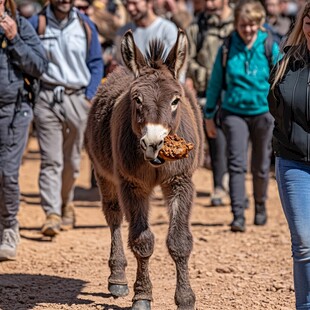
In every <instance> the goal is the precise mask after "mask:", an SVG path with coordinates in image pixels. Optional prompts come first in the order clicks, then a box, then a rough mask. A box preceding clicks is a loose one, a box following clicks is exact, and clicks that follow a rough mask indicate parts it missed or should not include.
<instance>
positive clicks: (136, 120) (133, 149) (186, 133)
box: [85, 31, 202, 309]
mask: <svg viewBox="0 0 310 310" xmlns="http://www.w3.org/2000/svg"><path fill="white" fill-rule="evenodd" d="M150 51H151V52H150V53H149V55H148V56H147V59H145V58H144V57H143V56H142V54H141V52H140V51H139V50H138V48H137V47H136V46H135V43H134V40H133V36H132V34H131V32H128V33H126V34H125V36H124V39H123V42H122V55H123V58H124V62H125V64H126V66H127V68H123V67H120V68H118V69H117V70H115V71H114V72H113V73H111V74H110V75H109V76H108V78H107V81H106V82H105V83H104V84H103V85H102V86H101V88H100V89H99V90H98V92H97V95H96V97H95V99H94V102H93V106H92V108H91V111H90V114H89V119H88V125H87V129H86V134H85V145H86V149H87V152H88V154H89V156H90V158H91V160H92V163H93V165H94V169H95V173H96V178H97V181H98V185H99V188H100V192H101V198H102V206H103V212H104V214H105V217H106V220H107V222H108V224H109V226H110V228H111V235H112V242H111V254H110V260H109V266H110V268H111V275H110V277H109V285H113V284H117V285H127V280H126V276H125V267H126V265H127V262H126V258H125V255H124V250H123V245H122V240H121V234H120V225H121V223H122V218H123V214H124V215H125V216H126V219H127V221H128V222H129V237H128V244H129V247H130V248H131V250H132V252H133V253H134V255H135V257H136V259H137V263H138V270H137V277H136V282H135V287H134V293H135V295H134V297H133V301H134V302H136V301H139V300H152V284H151V281H150V278H149V274H148V261H149V258H150V256H151V255H152V253H153V248H154V236H153V234H152V232H151V230H150V227H149V224H148V213H149V199H150V195H151V193H152V191H153V189H154V187H155V186H157V185H160V186H161V188H162V191H163V195H164V198H165V200H166V202H167V206H168V210H169V215H170V223H169V231H168V236H167V247H168V249H169V253H170V255H171V257H172V258H173V260H174V261H175V264H176V269H177V286H176V292H175V302H176V304H177V305H178V309H194V304H195V295H194V293H193V291H192V289H191V287H190V284H189V278H188V259H189V255H190V253H191V250H192V235H191V233H190V230H189V226H190V224H189V216H190V210H191V207H192V202H193V196H194V187H193V183H192V180H191V178H192V174H193V172H194V171H195V169H196V168H197V167H198V165H199V164H200V160H201V159H202V119H201V113H200V109H199V107H198V105H197V103H196V101H195V99H194V95H193V94H192V93H190V92H188V91H187V90H185V89H184V88H183V86H182V85H181V83H180V82H179V81H178V77H179V73H180V71H181V70H182V67H183V66H184V65H185V62H186V53H187V40H186V36H185V34H184V32H182V31H179V35H178V40H177V42H176V44H175V46H174V47H173V48H172V50H171V51H170V53H169V55H168V56H167V59H166V60H165V61H163V60H162V52H163V46H162V44H161V43H160V42H153V44H152V45H151V46H150ZM128 69H129V70H128ZM137 98H139V100H141V101H142V102H140V101H139V100H137ZM175 98H177V101H178V104H177V109H176V110H175V111H173V109H174V104H175V101H173V100H174V99H175ZM147 123H153V124H162V125H163V128H167V134H168V133H169V134H173V133H177V134H178V136H180V137H182V138H184V139H185V140H186V141H188V142H191V143H193V144H194V150H193V151H191V152H190V154H189V157H188V158H186V159H181V160H177V161H173V162H166V163H164V164H163V165H160V166H158V167H154V166H153V165H152V164H150V160H149V159H150V158H147V160H146V157H154V158H155V157H156V154H157V152H158V151H159V149H160V146H161V143H162V142H161V141H158V145H157V144H156V143H153V142H150V143H151V144H150V145H148V140H147V139H146V141H144V142H142V140H143V131H144V126H145V125H146V124H147ZM163 138H164V137H163ZM152 143H153V144H152ZM143 145H146V147H147V148H148V154H146V153H147V152H146V151H145V152H144V150H143ZM141 146H142V147H141ZM151 159H152V158H151Z"/></svg>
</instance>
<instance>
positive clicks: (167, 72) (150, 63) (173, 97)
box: [121, 30, 187, 165]
mask: <svg viewBox="0 0 310 310" xmlns="http://www.w3.org/2000/svg"><path fill="white" fill-rule="evenodd" d="M121 51H122V56H123V60H124V63H125V65H126V66H127V67H128V69H129V70H130V71H131V72H132V73H133V74H134V77H135V79H134V81H133V83H132V84H131V85H128V87H130V107H128V110H131V123H132V129H133V132H134V133H135V134H136V136H137V137H138V138H139V139H140V145H141V148H142V151H143V152H144V158H145V159H146V160H149V161H150V163H151V164H153V165H160V164H162V163H164V161H163V160H160V159H158V158H157V156H158V152H159V150H160V149H161V148H162V146H163V143H164V138H165V137H166V136H167V135H168V134H169V133H173V132H175V131H176V130H177V128H178V126H179V124H180V121H181V117H186V115H183V116H182V113H181V109H182V104H185V100H186V98H185V94H184V90H183V87H182V85H181V84H180V82H179V76H180V72H182V69H183V68H184V67H185V63H186V56H187V38H186V35H185V33H184V32H183V31H182V30H179V32H178V37H177V40H176V43H175V45H174V46H173V47H172V49H171V50H170V52H169V54H168V56H167V58H166V59H163V54H164V45H163V44H162V42H160V41H158V40H155V41H152V42H151V44H150V46H149V51H148V53H147V56H146V57H144V56H143V55H142V53H141V51H140V50H139V49H138V47H137V46H136V44H135V42H134V39H133V35H132V32H131V31H130V30H129V31H128V32H127V33H126V34H125V36H124V38H123V41H122V45H121Z"/></svg>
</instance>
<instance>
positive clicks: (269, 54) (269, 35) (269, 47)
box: [264, 30, 274, 71]
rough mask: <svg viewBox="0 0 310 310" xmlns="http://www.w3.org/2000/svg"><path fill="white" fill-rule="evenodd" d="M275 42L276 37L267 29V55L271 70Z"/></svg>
mask: <svg viewBox="0 0 310 310" xmlns="http://www.w3.org/2000/svg"><path fill="white" fill-rule="evenodd" d="M273 43H274V38H273V35H272V33H271V31H270V30H267V38H266V40H265V44H264V45H265V55H266V58H267V60H268V64H269V69H270V71H271V70H272V68H273V63H272V47H273Z"/></svg>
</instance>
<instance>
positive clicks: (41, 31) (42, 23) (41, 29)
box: [37, 12, 46, 36]
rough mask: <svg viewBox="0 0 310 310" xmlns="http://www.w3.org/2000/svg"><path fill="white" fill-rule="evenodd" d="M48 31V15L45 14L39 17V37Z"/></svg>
mask: <svg viewBox="0 0 310 310" xmlns="http://www.w3.org/2000/svg"><path fill="white" fill-rule="evenodd" d="M45 29H46V14H44V12H42V13H40V14H39V15H38V30H37V33H38V35H39V36H42V35H44V33H45Z"/></svg>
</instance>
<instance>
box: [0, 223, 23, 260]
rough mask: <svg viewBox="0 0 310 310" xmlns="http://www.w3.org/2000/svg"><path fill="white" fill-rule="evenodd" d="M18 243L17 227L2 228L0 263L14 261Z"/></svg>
mask: <svg viewBox="0 0 310 310" xmlns="http://www.w3.org/2000/svg"><path fill="white" fill-rule="evenodd" d="M19 242H20V236H19V227H18V225H17V224H16V225H15V226H13V227H10V228H2V230H1V239H0V261H6V260H15V259H16V254H17V246H18V244H19Z"/></svg>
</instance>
